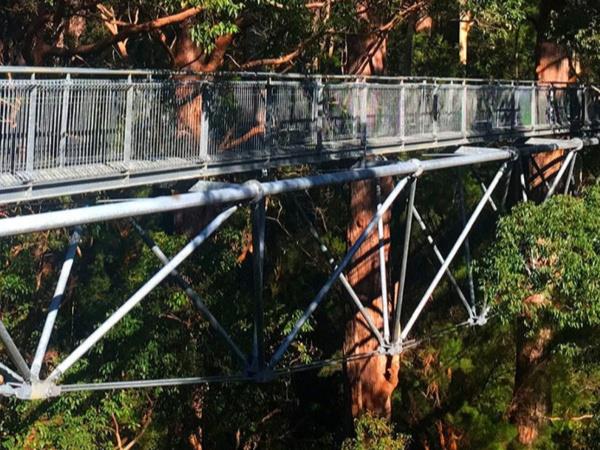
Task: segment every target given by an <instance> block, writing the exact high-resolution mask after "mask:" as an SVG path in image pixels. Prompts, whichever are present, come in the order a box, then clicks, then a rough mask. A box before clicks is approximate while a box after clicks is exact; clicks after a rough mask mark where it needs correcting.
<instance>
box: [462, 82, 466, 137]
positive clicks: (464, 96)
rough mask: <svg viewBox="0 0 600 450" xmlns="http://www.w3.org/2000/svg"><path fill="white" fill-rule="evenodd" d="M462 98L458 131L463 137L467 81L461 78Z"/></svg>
mask: <svg viewBox="0 0 600 450" xmlns="http://www.w3.org/2000/svg"><path fill="white" fill-rule="evenodd" d="M462 84H463V89H462V99H461V107H460V131H461V133H462V136H463V138H466V137H467V82H466V81H465V80H463V82H462Z"/></svg>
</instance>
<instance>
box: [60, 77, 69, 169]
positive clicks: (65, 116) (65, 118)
mask: <svg viewBox="0 0 600 450" xmlns="http://www.w3.org/2000/svg"><path fill="white" fill-rule="evenodd" d="M70 98H71V75H70V74H67V76H66V78H65V88H64V90H63V95H62V110H61V115H60V143H59V145H58V148H59V162H58V164H59V166H60V167H64V166H65V163H66V153H67V125H68V122H69V101H70Z"/></svg>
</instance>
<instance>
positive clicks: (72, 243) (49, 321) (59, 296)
mask: <svg viewBox="0 0 600 450" xmlns="http://www.w3.org/2000/svg"><path fill="white" fill-rule="evenodd" d="M80 239H81V229H80V228H76V229H75V230H74V231H73V234H72V235H71V239H70V240H69V247H68V248H67V252H66V254H65V260H64V262H63V265H62V269H61V271H60V276H59V277H58V282H57V283H56V289H55V290H54V296H53V297H52V301H51V302H50V308H49V309H48V315H47V316H46V322H45V323H44V328H43V330H42V336H41V337H40V341H39V343H38V346H37V350H36V352H35V356H34V357H33V363H32V364H31V375H32V376H33V378H34V379H38V378H39V375H40V370H41V368H42V364H43V362H44V356H45V355H46V350H47V349H48V343H49V342H50V337H51V336H52V330H53V328H54V322H55V321H56V316H57V315H58V309H59V308H60V305H61V303H62V300H63V298H64V295H65V289H66V288H67V283H68V281H69V276H70V275H71V269H72V267H73V260H74V259H75V254H76V253H77V246H78V245H79V241H80Z"/></svg>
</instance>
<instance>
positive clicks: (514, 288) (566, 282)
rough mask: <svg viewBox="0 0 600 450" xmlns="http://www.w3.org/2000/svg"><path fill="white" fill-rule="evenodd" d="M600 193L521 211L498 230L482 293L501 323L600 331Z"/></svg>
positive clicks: (522, 207) (525, 206)
mask: <svg viewBox="0 0 600 450" xmlns="http://www.w3.org/2000/svg"><path fill="white" fill-rule="evenodd" d="M599 214H600V188H598V187H595V188H592V189H590V190H589V191H588V192H586V193H585V195H584V197H583V198H573V197H566V196H556V197H554V198H552V199H550V200H549V201H547V202H545V203H544V204H542V205H540V206H537V205H533V204H531V203H527V204H522V205H519V206H518V207H516V208H515V209H514V211H513V212H512V214H511V215H510V216H508V217H505V218H503V219H502V220H501V221H500V223H499V226H498V232H497V239H496V243H495V245H494V246H493V248H492V250H491V252H490V254H489V255H488V257H487V259H486V261H485V262H484V266H485V268H484V270H483V281H482V289H483V293H484V295H485V297H486V299H487V300H488V301H489V302H491V303H492V304H493V311H494V312H496V313H497V314H498V315H499V317H500V319H501V320H502V321H503V322H512V321H513V320H514V319H515V317H519V318H523V319H524V321H525V324H526V326H527V327H528V328H529V329H538V328H539V327H540V326H541V325H543V324H550V325H551V326H552V328H553V329H554V330H555V331H556V332H557V333H561V334H562V335H565V333H567V332H568V331H572V330H579V329H583V328H587V327H594V326H598V325H600V221H598V215H599Z"/></svg>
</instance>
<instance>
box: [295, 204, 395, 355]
mask: <svg viewBox="0 0 600 450" xmlns="http://www.w3.org/2000/svg"><path fill="white" fill-rule="evenodd" d="M293 198H294V203H295V204H296V207H297V208H298V211H300V215H301V216H302V218H303V219H304V221H305V222H306V224H307V225H308V229H309V231H310V234H312V236H313V237H314V238H315V240H316V241H317V242H318V244H319V249H320V250H321V252H322V253H323V254H324V255H325V257H326V258H327V259H328V262H329V264H330V266H331V267H332V269H334V270H335V269H336V266H335V261H334V259H333V256H332V255H331V252H330V251H329V249H328V248H327V246H326V245H325V243H324V242H323V241H322V240H321V238H320V236H319V233H318V232H317V229H316V228H315V226H314V225H313V224H312V222H311V221H310V220H309V218H308V217H306V214H305V213H304V211H303V210H302V208H301V207H300V205H299V204H298V200H297V199H296V197H293ZM340 281H341V283H342V286H344V289H346V292H348V295H350V298H351V299H352V301H353V302H354V304H355V305H356V307H357V308H358V311H359V312H360V314H361V315H362V316H363V319H365V322H366V323H367V326H368V327H369V329H370V330H371V333H373V335H374V336H375V338H376V339H377V342H379V346H380V347H384V346H385V341H384V340H383V336H382V335H381V333H380V332H379V330H378V329H377V327H376V326H375V323H374V322H373V319H372V318H371V315H370V314H369V313H368V312H367V310H366V309H365V307H364V306H363V304H362V302H361V301H360V299H359V298H358V295H357V294H356V292H355V291H354V289H353V288H352V286H351V285H350V283H349V282H348V279H347V278H346V276H345V275H344V274H343V273H340Z"/></svg>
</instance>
